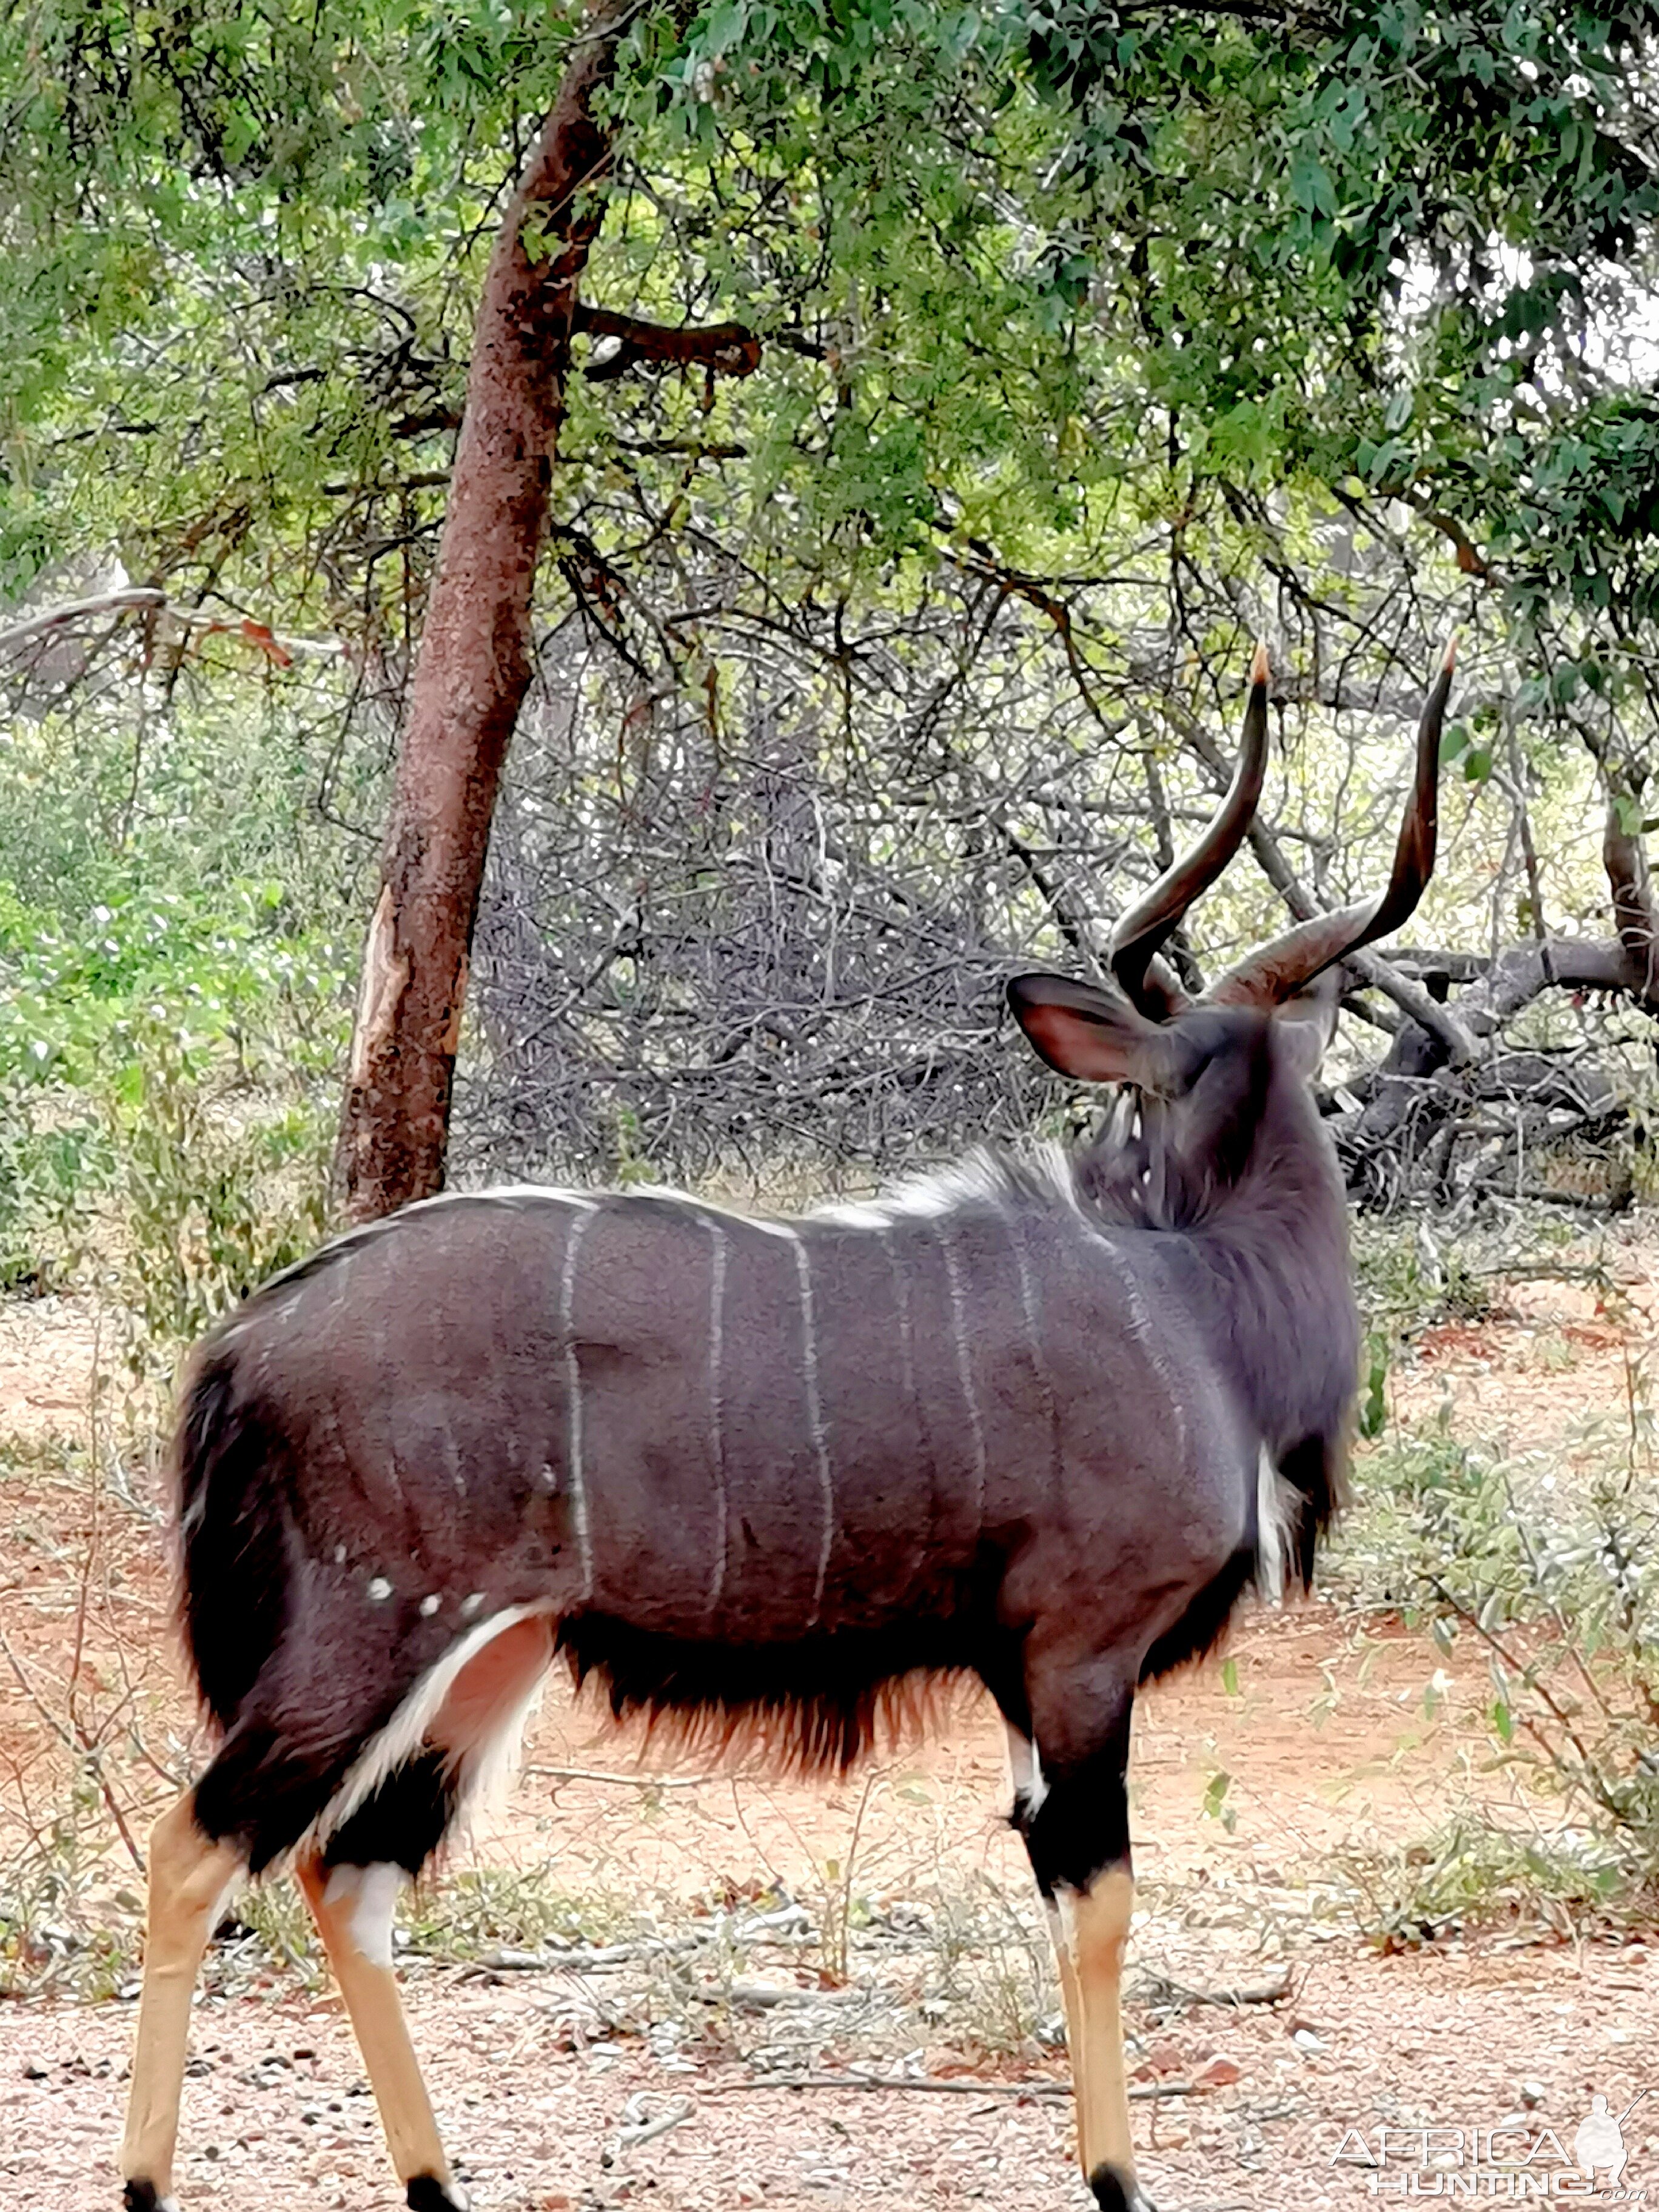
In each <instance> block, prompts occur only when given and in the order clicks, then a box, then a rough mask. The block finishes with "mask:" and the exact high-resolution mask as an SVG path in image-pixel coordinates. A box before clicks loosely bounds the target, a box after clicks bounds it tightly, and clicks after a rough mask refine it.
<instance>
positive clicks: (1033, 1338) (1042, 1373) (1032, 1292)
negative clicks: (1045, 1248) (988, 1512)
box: [1002, 1206, 1060, 1468]
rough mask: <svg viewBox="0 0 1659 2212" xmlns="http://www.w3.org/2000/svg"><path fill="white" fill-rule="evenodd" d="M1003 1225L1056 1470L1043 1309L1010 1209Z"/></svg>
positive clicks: (1054, 1407) (1055, 1412) (1056, 1422)
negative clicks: (1043, 1352)
mask: <svg viewBox="0 0 1659 2212" xmlns="http://www.w3.org/2000/svg"><path fill="white" fill-rule="evenodd" d="M1002 1225H1003V1227H1004V1228H1005V1229H1006V1231H1008V1242H1009V1243H1011V1244H1012V1246H1013V1248H1014V1265H1015V1266H1016V1267H1018V1269H1019V1310H1020V1311H1021V1313H1022V1314H1023V1315H1024V1317H1025V1334H1026V1339H1027V1341H1028V1343H1029V1345H1030V1353H1031V1370H1032V1372H1033V1373H1034V1374H1035V1375H1036V1379H1037V1389H1038V1390H1039V1391H1040V1392H1041V1394H1042V1409H1043V1411H1044V1413H1047V1414H1048V1431H1049V1434H1050V1435H1051V1436H1052V1437H1053V1438H1054V1465H1055V1467H1056V1468H1058V1466H1059V1465H1060V1401H1059V1400H1058V1399H1057V1398H1056V1397H1055V1395H1054V1376H1052V1375H1051V1374H1050V1373H1049V1372H1048V1361H1047V1359H1045V1358H1044V1357H1043V1354H1042V1307H1041V1305H1040V1304H1038V1302H1037V1289H1036V1284H1035V1283H1034V1282H1033V1281H1032V1280H1031V1262H1030V1255H1029V1254H1028V1253H1027V1252H1026V1249H1025V1231H1024V1229H1023V1228H1021V1226H1020V1220H1019V1215H1018V1212H1016V1211H1015V1209H1014V1208H1013V1207H1012V1206H1005V1207H1004V1209H1003V1212H1002Z"/></svg>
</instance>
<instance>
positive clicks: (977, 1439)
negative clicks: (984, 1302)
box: [933, 1220, 986, 1529]
mask: <svg viewBox="0 0 1659 2212" xmlns="http://www.w3.org/2000/svg"><path fill="white" fill-rule="evenodd" d="M933 1235H934V1237H936V1238H937V1239H938V1242H939V1252H940V1255H941V1256H942V1257H943V1259H944V1261H945V1282H946V1285H948V1287H949V1289H950V1293H951V1339H952V1340H953V1342H954V1343H955V1345H956V1348H957V1374H958V1375H959V1376H961V1378H962V1395H963V1399H964V1401H966V1403H967V1407H968V1430H969V1435H970V1436H971V1437H972V1438H973V1443H974V1526H975V1528H976V1529H982V1528H984V1526H985V1473H986V1467H985V1423H984V1420H983V1419H982V1418H981V1413H980V1410H979V1397H978V1395H977V1393H976V1392H975V1389H974V1362H973V1358H972V1355H971V1354H970V1352H969V1349H968V1322H967V1310H966V1308H965V1306H964V1305H963V1296H962V1263H961V1261H960V1260H959V1258H958V1257H957V1249H956V1247H955V1245H954V1244H952V1243H951V1231H950V1230H949V1228H948V1227H947V1226H946V1225H945V1222H944V1221H942V1220H941V1221H938V1222H936V1223H935V1224H934V1225H933Z"/></svg>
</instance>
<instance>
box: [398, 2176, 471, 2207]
mask: <svg viewBox="0 0 1659 2212" xmlns="http://www.w3.org/2000/svg"><path fill="white" fill-rule="evenodd" d="M404 2203H405V2204H407V2205H408V2207H409V2212H470V2200H469V2199H468V2197H467V2193H466V2191H465V2190H464V2189H463V2188H462V2187H461V2185H460V2183H459V2181H456V2182H452V2183H450V2184H449V2185H447V2186H446V2185H445V2184H444V2183H443V2182H441V2181H440V2180H439V2179H438V2177H437V2175H436V2174H435V2173H417V2174H416V2176H415V2178H414V2179H413V2180H412V2181H411V2182H410V2185H409V2186H408V2188H407V2189H406V2190H405V2191H404Z"/></svg>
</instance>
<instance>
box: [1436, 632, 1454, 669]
mask: <svg viewBox="0 0 1659 2212" xmlns="http://www.w3.org/2000/svg"><path fill="white" fill-rule="evenodd" d="M1440 665H1441V667H1442V668H1443V669H1444V671H1445V672H1446V674H1447V675H1448V676H1449V675H1450V674H1451V672H1452V671H1453V669H1454V668H1455V667H1456V665H1457V632H1456V631H1455V630H1454V631H1453V632H1452V634H1451V635H1450V636H1449V638H1448V639H1447V640H1446V650H1445V651H1444V653H1442V655H1441V656H1440Z"/></svg>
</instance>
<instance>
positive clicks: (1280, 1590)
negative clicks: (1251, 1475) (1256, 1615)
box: [1255, 1444, 1302, 1605]
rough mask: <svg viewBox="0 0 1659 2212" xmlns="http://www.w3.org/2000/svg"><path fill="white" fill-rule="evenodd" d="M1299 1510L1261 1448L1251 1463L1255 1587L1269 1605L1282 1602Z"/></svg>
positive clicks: (1297, 1501)
mask: <svg viewBox="0 0 1659 2212" xmlns="http://www.w3.org/2000/svg"><path fill="white" fill-rule="evenodd" d="M1301 1506H1302V1498H1301V1493H1300V1492H1298V1491H1297V1490H1296V1489H1295V1488H1294V1487H1293V1486H1292V1485H1291V1484H1290V1483H1288V1482H1286V1481H1285V1478H1284V1477H1283V1475H1281V1474H1280V1473H1279V1469H1278V1468H1276V1467H1275V1466H1274V1465H1273V1457H1272V1455H1271V1454H1270V1453H1269V1451H1268V1449H1267V1446H1266V1444H1263V1445H1262V1447H1261V1451H1260V1452H1259V1453H1258V1454H1257V1456H1256V1462H1255V1558H1256V1568H1255V1586H1256V1588H1257V1589H1258V1590H1259V1591H1260V1592H1261V1595H1262V1596H1263V1598H1265V1599H1266V1601H1267V1603H1268V1604H1269V1605H1279V1604H1281V1603H1282V1602H1283V1601H1284V1596H1285V1574H1286V1571H1287V1570H1288V1568H1289V1566H1290V1562H1291V1528H1293V1527H1294V1526H1295V1524H1296V1522H1297V1518H1298V1517H1299V1515H1300V1512H1301Z"/></svg>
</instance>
